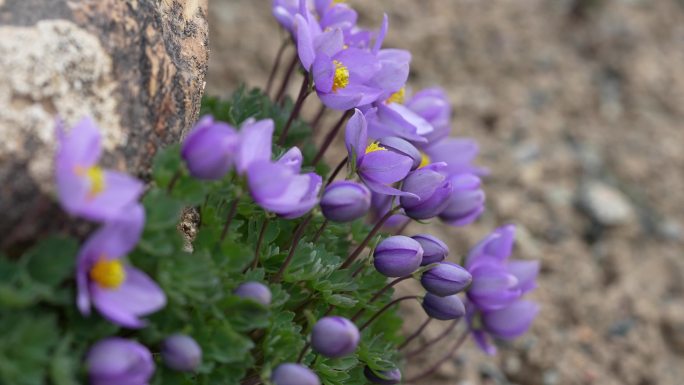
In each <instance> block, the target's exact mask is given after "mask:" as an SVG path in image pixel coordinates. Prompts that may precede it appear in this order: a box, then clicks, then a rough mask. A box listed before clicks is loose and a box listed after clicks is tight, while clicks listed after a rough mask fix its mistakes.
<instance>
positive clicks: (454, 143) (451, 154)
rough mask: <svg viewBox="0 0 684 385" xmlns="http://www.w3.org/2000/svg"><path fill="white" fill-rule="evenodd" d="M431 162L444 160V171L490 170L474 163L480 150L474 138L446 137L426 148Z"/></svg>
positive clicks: (448, 172)
mask: <svg viewBox="0 0 684 385" xmlns="http://www.w3.org/2000/svg"><path fill="white" fill-rule="evenodd" d="M424 151H425V154H426V155H427V156H428V157H429V159H430V162H431V163H437V162H444V163H446V165H447V166H446V167H445V168H444V173H446V174H448V175H454V174H465V173H470V174H475V175H486V174H487V173H488V171H487V170H486V169H484V168H480V167H477V166H475V165H473V164H472V163H473V160H474V159H475V158H476V157H477V154H478V153H479V151H480V148H479V146H478V145H477V142H476V141H474V140H473V139H465V138H446V139H443V140H440V141H438V142H437V143H434V144H432V143H431V144H430V145H429V146H427V147H425V148H424Z"/></svg>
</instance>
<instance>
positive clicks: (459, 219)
mask: <svg viewBox="0 0 684 385" xmlns="http://www.w3.org/2000/svg"><path fill="white" fill-rule="evenodd" d="M448 181H449V182H451V186H452V188H453V191H452V192H451V194H450V195H449V198H448V199H447V205H446V207H445V208H444V210H442V212H441V213H440V214H439V218H440V219H441V220H443V221H444V222H446V223H448V224H450V225H451V226H465V225H468V224H470V223H472V222H474V221H475V220H476V219H477V218H479V217H480V215H482V213H483V212H484V209H485V192H484V191H483V190H482V189H481V187H480V184H481V181H480V178H478V177H477V176H475V175H473V174H454V175H452V176H450V177H449V178H448Z"/></svg>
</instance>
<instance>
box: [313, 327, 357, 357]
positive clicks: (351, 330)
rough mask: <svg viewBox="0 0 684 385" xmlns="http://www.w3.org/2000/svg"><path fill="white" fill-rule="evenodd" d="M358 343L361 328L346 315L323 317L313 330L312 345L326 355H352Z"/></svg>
mask: <svg viewBox="0 0 684 385" xmlns="http://www.w3.org/2000/svg"><path fill="white" fill-rule="evenodd" d="M358 344H359V329H357V328H356V325H354V323H353V322H351V321H350V320H348V319H346V318H344V317H324V318H321V319H320V320H318V322H316V325H314V327H313V331H312V332H311V347H313V349H314V350H315V351H317V352H318V353H320V354H322V355H324V356H326V357H330V358H339V357H344V356H347V355H350V354H352V353H354V351H355V350H356V346H357V345H358Z"/></svg>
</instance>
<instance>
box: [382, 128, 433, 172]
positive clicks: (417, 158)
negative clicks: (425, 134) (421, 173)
mask: <svg viewBox="0 0 684 385" xmlns="http://www.w3.org/2000/svg"><path fill="white" fill-rule="evenodd" d="M379 142H380V146H381V147H384V148H386V149H387V150H389V151H392V152H396V153H399V154H401V155H406V156H408V157H409V158H411V159H413V166H411V170H415V169H417V168H418V166H420V163H421V162H422V161H423V156H422V155H421V153H420V151H418V149H417V148H416V147H415V146H414V145H412V144H411V143H409V142H407V141H406V140H404V139H401V138H398V137H396V136H386V137H384V138H382V139H380V141H379Z"/></svg>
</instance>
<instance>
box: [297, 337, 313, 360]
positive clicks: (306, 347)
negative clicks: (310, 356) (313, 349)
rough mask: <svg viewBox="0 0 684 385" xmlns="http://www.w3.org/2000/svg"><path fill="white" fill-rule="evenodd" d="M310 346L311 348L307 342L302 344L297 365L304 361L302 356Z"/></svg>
mask: <svg viewBox="0 0 684 385" xmlns="http://www.w3.org/2000/svg"><path fill="white" fill-rule="evenodd" d="M310 346H311V344H310V343H308V342H307V343H306V344H304V347H303V348H302V351H301V352H299V356H298V357H297V363H300V362H302V360H303V359H304V356H305V355H306V352H307V351H308V350H309V347H310Z"/></svg>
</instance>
